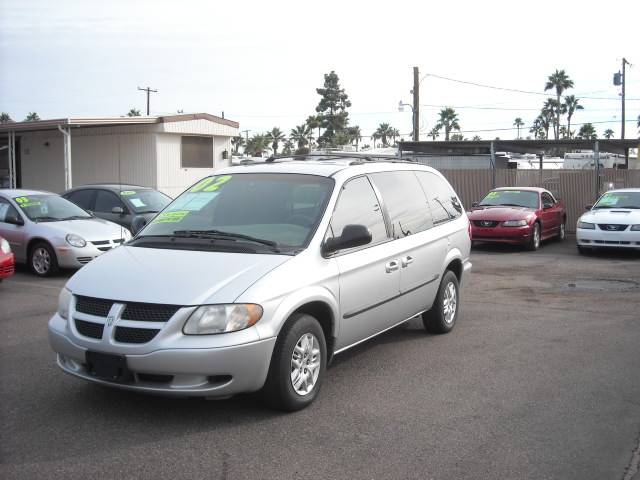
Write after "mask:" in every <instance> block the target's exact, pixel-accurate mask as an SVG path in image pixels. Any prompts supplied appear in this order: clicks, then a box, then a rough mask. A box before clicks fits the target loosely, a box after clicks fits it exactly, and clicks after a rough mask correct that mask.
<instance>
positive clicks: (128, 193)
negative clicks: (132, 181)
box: [120, 190, 136, 197]
mask: <svg viewBox="0 0 640 480" xmlns="http://www.w3.org/2000/svg"><path fill="white" fill-rule="evenodd" d="M135 194H136V192H134V191H133V190H124V191H122V192H120V195H122V196H123V197H126V196H128V195H135Z"/></svg>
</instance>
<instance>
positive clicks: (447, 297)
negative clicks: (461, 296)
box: [442, 282, 458, 325]
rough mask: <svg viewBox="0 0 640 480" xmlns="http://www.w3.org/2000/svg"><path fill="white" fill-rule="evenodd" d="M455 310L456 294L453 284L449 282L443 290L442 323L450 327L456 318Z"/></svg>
mask: <svg viewBox="0 0 640 480" xmlns="http://www.w3.org/2000/svg"><path fill="white" fill-rule="evenodd" d="M456 308H458V292H457V290H456V286H455V285H454V283H453V282H449V283H448V284H447V286H446V287H445V289H444V299H443V302H442V312H443V313H444V321H445V323H446V324H447V325H451V324H452V323H453V320H454V319H455V318H456Z"/></svg>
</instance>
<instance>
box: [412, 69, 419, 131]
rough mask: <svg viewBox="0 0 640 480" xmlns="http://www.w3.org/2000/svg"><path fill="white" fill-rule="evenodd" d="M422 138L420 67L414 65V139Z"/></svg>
mask: <svg viewBox="0 0 640 480" xmlns="http://www.w3.org/2000/svg"><path fill="white" fill-rule="evenodd" d="M419 140H420V78H419V73H418V67H413V141H414V142H418V141H419Z"/></svg>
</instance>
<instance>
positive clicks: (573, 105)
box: [564, 95, 584, 138]
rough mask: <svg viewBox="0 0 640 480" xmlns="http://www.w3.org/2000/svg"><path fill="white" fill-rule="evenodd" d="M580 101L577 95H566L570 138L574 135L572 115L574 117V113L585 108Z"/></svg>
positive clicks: (565, 101) (565, 103) (565, 104)
mask: <svg viewBox="0 0 640 480" xmlns="http://www.w3.org/2000/svg"><path fill="white" fill-rule="evenodd" d="M579 101H580V100H579V99H578V98H576V96H575V95H567V96H566V97H564V106H565V108H566V111H567V134H568V135H569V138H571V137H572V136H573V132H572V131H571V117H573V114H574V113H576V112H577V111H578V110H584V107H583V106H582V105H580V104H579V103H578V102H579Z"/></svg>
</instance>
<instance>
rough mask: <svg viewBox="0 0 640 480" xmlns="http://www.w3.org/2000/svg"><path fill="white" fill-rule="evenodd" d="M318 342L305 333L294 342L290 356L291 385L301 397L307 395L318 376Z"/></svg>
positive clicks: (312, 336) (310, 334)
mask: <svg viewBox="0 0 640 480" xmlns="http://www.w3.org/2000/svg"><path fill="white" fill-rule="evenodd" d="M320 360H321V358H320V342H319V341H318V339H317V338H316V337H315V335H314V334H312V333H305V334H304V335H302V336H301V337H300V338H299V339H298V341H297V342H296V346H295V347H294V348H293V353H292V354H291V385H292V386H293V390H294V391H295V392H296V393H297V394H298V395H301V396H305V395H308V394H309V393H311V391H312V390H313V387H314V386H315V385H316V382H317V381H318V375H320Z"/></svg>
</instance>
